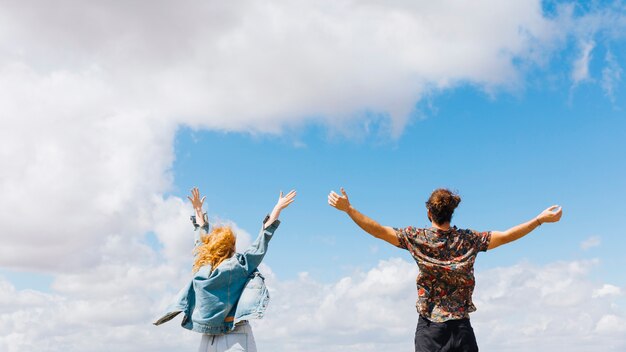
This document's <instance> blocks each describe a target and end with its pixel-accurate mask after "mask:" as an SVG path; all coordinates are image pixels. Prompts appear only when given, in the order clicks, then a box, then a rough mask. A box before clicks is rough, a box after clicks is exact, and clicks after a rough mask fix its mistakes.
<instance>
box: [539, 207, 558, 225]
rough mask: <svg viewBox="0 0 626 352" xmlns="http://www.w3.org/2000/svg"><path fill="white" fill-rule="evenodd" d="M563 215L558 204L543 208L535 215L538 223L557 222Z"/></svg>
mask: <svg viewBox="0 0 626 352" xmlns="http://www.w3.org/2000/svg"><path fill="white" fill-rule="evenodd" d="M562 215H563V208H561V207H560V206H558V205H553V206H551V207H550V208H548V209H546V210H544V211H542V212H541V214H539V216H537V220H539V223H541V224H543V223H544V222H557V221H559V220H561V216H562Z"/></svg>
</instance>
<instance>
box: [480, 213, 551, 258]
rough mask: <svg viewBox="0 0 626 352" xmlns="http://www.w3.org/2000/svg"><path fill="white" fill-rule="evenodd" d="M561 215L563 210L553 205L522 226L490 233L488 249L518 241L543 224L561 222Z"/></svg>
mask: <svg viewBox="0 0 626 352" xmlns="http://www.w3.org/2000/svg"><path fill="white" fill-rule="evenodd" d="M561 215H563V209H562V208H561V207H559V206H558V205H553V206H551V207H549V208H548V209H546V210H544V211H542V212H541V214H539V215H538V216H537V217H536V218H534V219H532V220H529V221H527V222H525V223H523V224H519V225H517V226H514V227H511V228H510V229H508V230H506V231H492V232H491V241H489V248H488V249H494V248H496V247H499V246H501V245H503V244H507V243H509V242H513V241H515V240H518V239H520V238H522V237H524V236H526V235H527V234H529V233H530V232H531V231H533V230H534V229H536V228H537V227H539V226H541V224H543V223H546V222H557V221H559V220H561Z"/></svg>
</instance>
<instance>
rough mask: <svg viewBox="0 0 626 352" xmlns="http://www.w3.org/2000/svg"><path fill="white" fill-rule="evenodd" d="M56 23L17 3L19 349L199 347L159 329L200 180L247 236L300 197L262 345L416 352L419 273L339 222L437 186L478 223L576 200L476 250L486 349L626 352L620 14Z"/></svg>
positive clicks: (449, 13)
mask: <svg viewBox="0 0 626 352" xmlns="http://www.w3.org/2000/svg"><path fill="white" fill-rule="evenodd" d="M36 5H37V6H30V5H29V4H28V3H27V2H20V3H14V4H3V5H0V23H2V25H0V96H3V97H4V99H2V100H0V114H1V115H2V116H3V118H2V119H0V169H2V170H3V173H2V175H1V176H0V193H1V194H3V196H2V197H0V240H1V241H2V243H3V245H2V246H0V350H3V351H5V350H6V351H9V352H17V351H27V350H46V351H81V352H82V351H102V350H103V349H104V348H115V349H116V350H119V351H136V350H154V351H167V350H172V349H174V348H177V349H178V348H184V349H189V350H192V349H195V348H196V347H197V343H198V340H199V339H198V336H196V335H194V334H193V333H189V332H186V331H183V330H182V329H180V328H179V327H178V326H177V324H175V323H174V324H170V325H169V326H164V327H159V328H158V329H157V328H154V327H152V326H151V325H150V322H151V321H152V319H153V318H154V316H156V315H158V314H159V313H160V311H161V310H162V309H163V308H164V307H165V306H166V305H167V303H168V301H169V300H170V299H171V297H172V296H173V295H174V294H175V292H176V291H177V290H178V289H179V287H180V285H181V284H182V283H184V281H185V280H186V279H187V278H188V276H189V274H190V272H189V264H190V261H191V255H190V254H191V253H190V252H191V247H192V232H191V231H190V230H191V227H190V224H189V219H188V217H189V215H190V214H191V207H190V205H189V202H188V201H187V199H186V196H187V195H188V192H189V190H190V189H191V188H192V187H194V186H198V187H199V188H200V190H201V191H202V193H203V194H205V195H206V196H207V200H206V203H205V204H206V210H207V211H208V213H209V216H210V218H211V219H212V220H217V221H220V222H225V223H229V224H231V225H232V226H234V227H235V228H236V230H237V231H238V235H239V237H240V238H241V239H242V241H243V243H245V242H246V241H248V243H249V241H251V240H252V239H253V237H254V236H255V235H256V233H257V231H258V229H259V227H260V222H261V220H262V219H263V217H264V216H265V214H266V213H267V212H269V211H270V210H271V208H272V206H273V205H274V202H275V201H276V197H277V196H278V192H279V191H281V190H282V191H288V190H290V189H296V190H297V191H298V197H297V200H296V202H295V203H294V204H293V205H292V206H290V207H289V209H287V210H286V211H285V212H284V213H283V214H282V215H281V219H282V220H283V223H282V225H281V227H280V229H279V230H278V232H277V236H276V238H275V239H274V240H273V241H272V243H271V248H270V251H269V254H268V255H267V257H266V259H265V261H264V264H263V266H262V267H261V270H262V271H263V272H264V274H265V275H266V277H267V283H268V287H269V288H270V292H271V295H272V303H271V306H270V309H269V310H268V314H267V317H266V318H265V319H263V320H262V321H259V322H254V324H253V328H254V330H255V335H256V336H257V341H258V344H259V346H260V348H261V350H267V351H274V352H275V351H279V352H280V351H293V350H297V351H302V352H307V351H317V350H319V349H323V350H324V351H329V352H332V351H342V352H345V351H380V350H389V351H404V350H410V348H411V341H412V334H413V329H414V323H415V320H416V317H417V315H416V314H415V311H414V301H415V296H416V293H415V286H414V285H415V283H414V280H415V275H416V273H417V268H416V266H415V264H414V261H413V259H412V258H411V257H410V255H409V254H408V252H406V251H403V250H400V249H397V248H394V247H392V246H390V245H388V244H386V243H385V242H382V241H378V240H376V239H374V238H372V237H370V236H369V235H367V234H365V233H363V232H362V231H361V230H360V229H359V228H358V227H357V226H356V225H355V224H354V223H352V221H351V220H350V219H349V218H348V217H347V216H346V215H345V214H342V213H340V212H338V211H336V210H335V209H333V208H331V207H330V206H328V204H327V198H326V197H327V195H328V193H329V192H330V191H331V190H335V191H339V188H340V187H342V186H343V187H345V189H346V190H347V192H348V194H349V196H350V199H351V201H352V203H353V205H354V206H355V207H356V208H357V209H359V210H360V211H362V212H363V213H365V214H367V215H369V216H371V217H372V218H374V219H376V220H378V221H379V222H381V223H382V224H384V225H389V226H394V227H403V226H409V225H412V226H428V225H429V224H428V222H427V219H426V215H425V208H424V201H425V200H426V199H427V198H428V196H429V195H430V192H431V191H432V190H434V189H435V188H438V187H447V188H451V189H453V190H457V191H458V192H459V193H460V195H461V197H462V199H463V200H462V203H461V205H460V207H459V208H458V210H457V211H456V214H455V216H454V219H453V224H455V225H457V226H459V227H469V228H473V229H476V230H481V231H483V230H504V229H507V228H509V227H511V226H514V225H517V224H518V223H520V222H523V221H526V220H529V219H532V218H533V217H534V216H536V215H537V214H538V213H539V212H541V211H542V210H543V209H545V208H546V207H548V206H550V205H552V204H559V205H561V206H563V211H564V215H563V219H562V221H561V222H559V223H558V224H546V225H543V226H542V227H541V228H539V229H538V230H536V231H535V232H533V233H531V234H530V235H528V236H527V237H525V238H523V239H521V240H519V241H517V242H515V243H512V244H509V245H506V246H503V247H500V248H497V249H496V250H494V251H490V252H488V253H484V254H480V256H479V258H478V260H477V264H476V269H477V270H476V273H477V278H478V280H477V288H476V292H475V295H474V298H475V301H476V302H477V306H478V311H477V312H476V313H474V315H473V317H472V319H473V324H474V326H475V329H476V332H477V335H478V340H479V344H480V346H481V349H483V350H485V351H528V350H534V351H548V350H553V348H552V347H553V346H559V347H560V348H561V349H563V350H569V351H586V350H589V349H590V348H591V347H590V346H593V348H597V349H602V350H605V351H622V350H623V348H624V347H625V346H626V339H624V336H626V330H625V329H626V328H624V326H626V306H625V305H626V301H625V297H626V279H625V277H624V275H623V273H622V269H621V268H623V267H624V266H625V265H626V262H625V260H626V259H624V255H623V254H622V252H623V248H625V247H626V240H625V239H624V238H625V237H624V235H626V234H625V233H624V231H623V230H621V226H620V223H619V221H620V220H621V218H622V214H623V213H624V210H625V206H624V201H623V200H624V199H626V181H625V178H624V176H623V175H624V173H625V172H626V163H625V161H624V160H626V159H625V158H624V155H625V152H626V138H625V137H626V120H625V119H624V109H625V108H626V89H625V88H624V67H625V65H624V62H625V60H626V42H625V41H624V34H623V33H626V6H625V5H624V3H623V2H622V1H615V2H613V1H594V2H582V1H581V2H569V1H543V2H542V1H528V0H520V1H507V2H502V1H484V2H462V1H456V0H454V1H448V0H443V1H438V2H430V1H423V2H420V1H403V0H397V1H393V2H391V1H383V2H380V1H376V0H368V1H360V2H356V1H346V2H336V1H333V0H323V1H320V2H307V1H282V0H270V1H266V2H262V3H260V2H254V1H245V0H242V1H234V2H228V3H222V2H194V1H188V2H186V1H185V2H178V3H167V2H163V3H153V4H151V6H152V7H151V11H146V6H145V4H142V3H140V2H138V3H133V4H129V3H119V4H118V3H113V2H109V3H106V4H104V3H103V4H93V3H92V4H89V3H85V2H78V3H77V2H73V1H71V0H66V1H65V2H61V3H56V4H41V3H37V4H36ZM51 14H54V15H53V16H51ZM41 29H43V30H41ZM519 307H524V309H522V310H520V308H519ZM581 307H582V309H581ZM118 312H124V313H123V314H118ZM285 321H289V322H290V323H289V324H285V323H284V322H285ZM520 332H521V333H520ZM94 342H95V343H94ZM96 345H97V346H96ZM98 346H100V347H98ZM102 346H105V347H102Z"/></svg>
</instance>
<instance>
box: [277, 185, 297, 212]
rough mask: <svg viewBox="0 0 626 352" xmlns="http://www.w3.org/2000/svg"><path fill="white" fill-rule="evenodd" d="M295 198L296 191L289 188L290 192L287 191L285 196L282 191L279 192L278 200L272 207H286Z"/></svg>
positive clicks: (280, 208) (281, 208)
mask: <svg viewBox="0 0 626 352" xmlns="http://www.w3.org/2000/svg"><path fill="white" fill-rule="evenodd" d="M295 198H296V191H295V190H291V192H289V193H287V195H286V196H283V192H282V191H281V192H280V195H279V196H278V202H276V205H275V206H274V209H277V208H278V210H279V211H280V210H283V209H285V208H287V206H289V204H291V203H293V201H294V200H295Z"/></svg>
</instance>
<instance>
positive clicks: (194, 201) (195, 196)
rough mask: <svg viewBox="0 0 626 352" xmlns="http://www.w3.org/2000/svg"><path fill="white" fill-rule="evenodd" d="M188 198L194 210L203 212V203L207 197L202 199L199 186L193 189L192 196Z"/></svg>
mask: <svg viewBox="0 0 626 352" xmlns="http://www.w3.org/2000/svg"><path fill="white" fill-rule="evenodd" d="M187 199H189V201H190V202H191V205H192V206H193V209H194V210H196V211H198V210H200V213H202V205H203V204H204V200H205V199H206V197H202V199H200V190H198V187H194V188H192V189H191V197H189V196H187Z"/></svg>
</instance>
